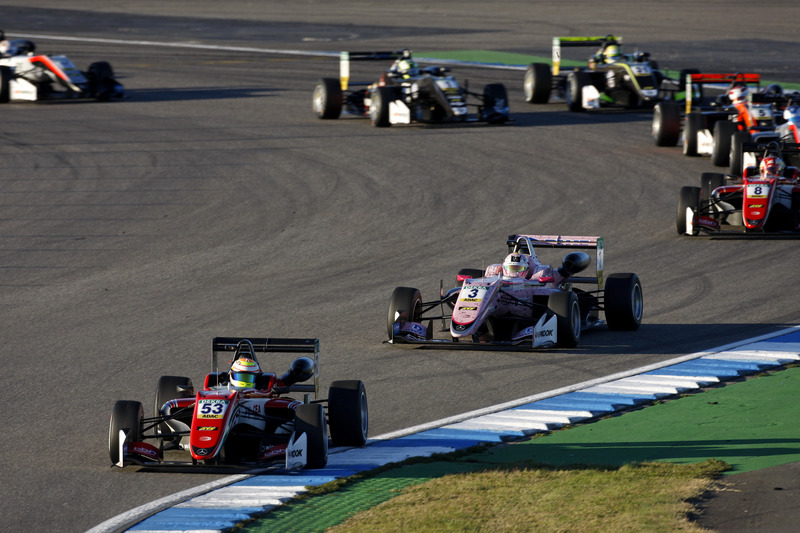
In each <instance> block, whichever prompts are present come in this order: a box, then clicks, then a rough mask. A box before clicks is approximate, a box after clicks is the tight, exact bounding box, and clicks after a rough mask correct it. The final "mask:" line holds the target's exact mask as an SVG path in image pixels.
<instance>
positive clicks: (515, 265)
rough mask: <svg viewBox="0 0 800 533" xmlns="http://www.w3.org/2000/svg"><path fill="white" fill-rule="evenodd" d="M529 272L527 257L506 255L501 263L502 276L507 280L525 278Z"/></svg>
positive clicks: (518, 254) (516, 254) (514, 254)
mask: <svg viewBox="0 0 800 533" xmlns="http://www.w3.org/2000/svg"><path fill="white" fill-rule="evenodd" d="M529 272H530V264H529V262H528V256H526V255H523V254H520V253H517V252H514V253H513V254H508V255H507V256H506V258H505V260H504V261H503V276H505V277H508V278H526V277H528V274H529Z"/></svg>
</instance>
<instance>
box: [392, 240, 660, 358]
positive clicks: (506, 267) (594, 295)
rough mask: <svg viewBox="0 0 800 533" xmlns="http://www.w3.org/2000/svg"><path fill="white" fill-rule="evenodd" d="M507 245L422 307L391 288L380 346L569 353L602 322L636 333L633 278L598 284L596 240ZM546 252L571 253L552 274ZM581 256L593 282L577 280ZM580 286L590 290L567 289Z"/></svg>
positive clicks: (415, 292) (638, 297)
mask: <svg viewBox="0 0 800 533" xmlns="http://www.w3.org/2000/svg"><path fill="white" fill-rule="evenodd" d="M506 245H507V247H508V256H507V257H506V260H505V261H504V262H503V263H502V264H491V265H489V266H488V267H487V268H486V269H473V268H466V269H462V270H461V271H459V273H458V275H457V276H456V286H455V287H454V288H452V289H450V290H448V291H446V292H445V291H444V286H443V284H441V285H440V290H439V297H438V298H437V299H435V300H431V301H424V300H423V299H422V296H421V294H420V291H419V289H416V288H412V287H397V288H396V289H394V292H393V293H392V297H391V300H390V303H389V312H388V316H387V333H388V335H389V339H388V341H387V342H389V343H397V344H438V345H443V344H454V343H456V344H461V345H463V344H465V343H472V344H476V345H484V344H489V345H500V346H521V347H526V348H546V347H550V346H561V347H575V346H577V344H578V341H579V339H580V338H581V333H582V332H583V331H584V330H586V329H588V328H591V327H595V326H599V325H601V324H607V325H608V327H609V329H612V330H635V329H637V328H638V327H639V325H640V324H641V321H642V312H643V309H644V300H643V297H642V284H641V282H640V281H639V277H638V276H637V275H636V274H631V273H626V274H611V275H609V276H608V277H607V278H605V279H604V277H603V256H604V244H603V238H602V237H570V236H563V235H519V234H514V235H509V236H508V239H507V240H506ZM551 249H559V250H564V249H567V250H570V252H569V253H567V254H566V255H565V256H564V258H563V260H561V265H560V266H559V267H558V268H554V267H552V266H550V265H548V264H545V263H543V262H542V261H541V260H540V258H539V254H541V253H543V252H544V253H548V250H551ZM582 250H591V251H593V252H594V261H595V262H594V265H595V269H594V270H595V272H594V275H593V276H577V274H579V273H581V272H583V271H584V270H586V269H587V268H588V267H589V265H590V264H591V262H592V258H591V257H590V255H589V254H587V253H586V252H584V251H582ZM549 253H550V254H551V255H552V254H553V252H549ZM579 284H584V285H589V286H590V287H589V288H587V289H586V290H582V289H578V288H575V287H574V286H575V285H579ZM601 311H602V312H603V314H604V317H605V320H602V319H601V318H600V312H601ZM434 321H441V329H440V332H441V333H443V334H444V337H443V338H438V337H435V331H434Z"/></svg>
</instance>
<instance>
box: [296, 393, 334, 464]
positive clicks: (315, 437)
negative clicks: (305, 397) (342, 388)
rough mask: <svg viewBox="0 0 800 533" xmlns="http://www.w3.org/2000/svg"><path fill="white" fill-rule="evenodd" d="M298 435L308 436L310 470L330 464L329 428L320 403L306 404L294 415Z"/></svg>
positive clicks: (307, 462)
mask: <svg viewBox="0 0 800 533" xmlns="http://www.w3.org/2000/svg"><path fill="white" fill-rule="evenodd" d="M294 431H295V434H296V435H300V434H301V433H305V434H306V444H307V446H308V457H307V458H306V466H307V467H308V468H324V467H325V465H326V464H328V428H327V425H326V423H325V408H324V407H322V405H321V404H318V403H306V404H303V405H301V406H299V407H298V408H297V409H296V410H295V413H294Z"/></svg>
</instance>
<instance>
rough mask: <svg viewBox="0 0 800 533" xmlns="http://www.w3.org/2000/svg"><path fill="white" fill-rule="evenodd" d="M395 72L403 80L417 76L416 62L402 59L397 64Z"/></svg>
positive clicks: (417, 67) (417, 66)
mask: <svg viewBox="0 0 800 533" xmlns="http://www.w3.org/2000/svg"><path fill="white" fill-rule="evenodd" d="M397 72H398V73H399V74H401V75H402V76H403V77H404V78H408V77H410V76H418V75H419V65H417V62H416V61H414V60H413V59H411V58H410V57H408V58H403V59H401V60H400V61H398V62H397Z"/></svg>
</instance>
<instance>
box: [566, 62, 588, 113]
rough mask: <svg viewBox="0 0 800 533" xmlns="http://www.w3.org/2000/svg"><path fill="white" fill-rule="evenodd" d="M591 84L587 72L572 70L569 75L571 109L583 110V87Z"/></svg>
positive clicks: (569, 104)
mask: <svg viewBox="0 0 800 533" xmlns="http://www.w3.org/2000/svg"><path fill="white" fill-rule="evenodd" d="M589 84H591V78H590V76H589V74H587V73H586V72H581V71H579V70H578V71H575V72H570V73H569V75H568V76H567V94H566V97H567V108H569V110H570V111H583V88H584V87H586V86H587V85H589Z"/></svg>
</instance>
